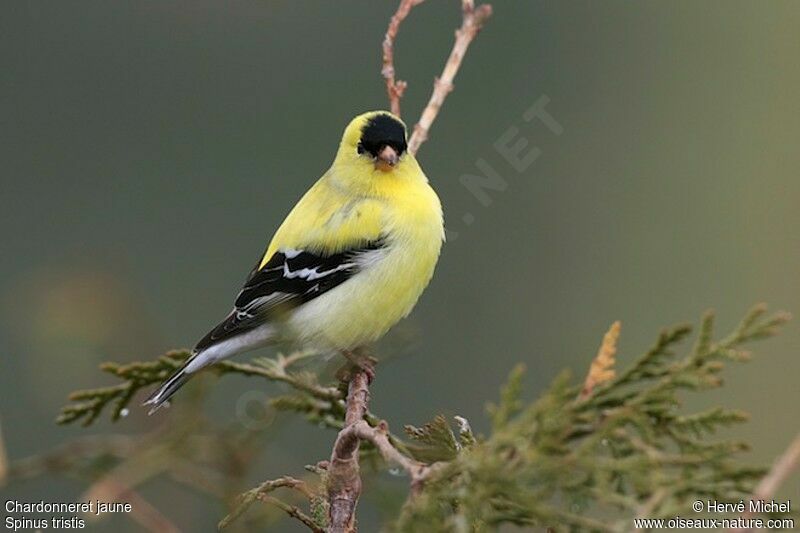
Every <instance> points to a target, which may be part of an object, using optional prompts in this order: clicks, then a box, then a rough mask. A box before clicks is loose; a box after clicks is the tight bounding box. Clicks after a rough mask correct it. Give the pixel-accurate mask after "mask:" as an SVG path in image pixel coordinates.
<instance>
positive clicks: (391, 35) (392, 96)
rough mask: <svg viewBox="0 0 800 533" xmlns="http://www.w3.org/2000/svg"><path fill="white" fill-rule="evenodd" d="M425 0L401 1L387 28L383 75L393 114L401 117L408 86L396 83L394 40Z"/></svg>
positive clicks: (400, 82)
mask: <svg viewBox="0 0 800 533" xmlns="http://www.w3.org/2000/svg"><path fill="white" fill-rule="evenodd" d="M424 1H425V0H401V1H400V5H399V6H397V11H395V13H394V15H392V18H391V20H389V27H388V28H386V36H385V37H384V39H383V69H381V74H382V75H383V78H384V79H385V80H386V94H387V96H388V97H389V106H390V108H391V111H392V113H394V114H395V115H397V116H398V117H399V116H400V99H401V98H402V97H403V93H404V92H405V90H406V86H407V85H408V84H407V83H406V82H404V81H395V77H394V74H395V69H394V40H395V38H397V32H398V30H399V29H400V24H401V23H402V22H403V20H405V18H406V17H407V16H408V14H409V13H410V12H411V8H413V7H415V6H418V5H419V4H421V3H422V2H424Z"/></svg>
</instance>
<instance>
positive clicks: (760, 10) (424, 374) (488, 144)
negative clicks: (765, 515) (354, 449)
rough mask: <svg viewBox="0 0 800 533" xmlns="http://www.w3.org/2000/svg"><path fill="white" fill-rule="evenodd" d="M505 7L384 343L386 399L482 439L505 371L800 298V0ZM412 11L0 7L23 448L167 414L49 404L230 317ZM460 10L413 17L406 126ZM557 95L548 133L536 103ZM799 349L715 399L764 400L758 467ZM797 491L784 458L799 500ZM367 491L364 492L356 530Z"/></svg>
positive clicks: (13, 401) (397, 408)
mask: <svg viewBox="0 0 800 533" xmlns="http://www.w3.org/2000/svg"><path fill="white" fill-rule="evenodd" d="M493 4H494V7H495V15H494V17H493V18H492V19H491V21H490V22H489V24H488V26H487V27H486V29H485V31H484V32H483V33H482V34H481V35H480V36H479V37H478V39H477V40H476V42H475V43H473V44H474V46H473V48H472V49H471V50H470V52H469V54H468V56H467V58H466V60H465V62H464V66H463V68H462V70H461V72H460V73H459V75H458V77H457V79H456V90H455V91H454V92H453V93H452V94H451V95H450V97H449V98H448V100H447V102H446V104H445V106H444V109H443V111H442V113H441V115H440V116H439V119H438V121H437V122H436V124H435V125H434V128H433V130H432V132H431V139H430V141H429V142H428V143H427V144H425V145H424V146H423V147H422V149H421V151H420V154H419V159H420V161H421V163H422V165H423V167H424V168H425V170H426V172H427V174H428V176H429V177H430V178H431V182H432V184H433V185H434V187H435V188H436V189H437V191H438V192H439V195H440V196H441V198H442V201H443V204H444V209H445V218H446V222H447V225H448V228H449V230H450V232H451V234H450V236H451V238H450V241H449V242H448V243H447V244H446V246H445V247H444V251H443V254H442V258H441V261H440V263H439V266H438V269H437V272H436V275H435V277H434V280H433V282H432V284H431V286H430V288H429V289H428V291H427V292H426V293H425V295H424V296H423V298H422V300H421V301H420V304H419V305H418V307H417V309H416V311H415V312H414V313H413V314H412V316H411V317H410V318H409V319H408V320H407V321H405V322H404V323H403V324H402V325H401V326H399V327H398V329H397V330H396V331H395V332H394V333H393V334H392V335H391V336H390V338H389V339H387V340H386V342H385V343H384V348H383V349H384V350H385V351H386V352H387V353H390V354H392V355H396V357H392V358H390V359H389V360H387V361H386V362H385V363H383V364H382V365H381V368H380V369H379V376H378V379H377V381H376V382H375V384H374V386H373V407H374V410H375V411H376V412H377V413H379V414H380V415H381V416H383V417H385V418H386V419H387V420H388V421H389V422H390V424H391V425H393V426H395V427H398V428H399V427H400V425H401V424H403V423H422V422H424V421H425V420H428V419H429V418H430V417H431V416H432V415H434V414H436V413H439V412H443V413H448V414H461V415H463V416H466V417H467V418H469V419H470V420H471V421H472V423H473V425H474V426H475V427H476V429H477V430H485V429H486V428H487V424H486V422H485V418H484V415H483V407H484V404H485V402H486V401H487V400H491V399H493V398H495V397H496V395H497V390H498V386H499V385H500V384H501V383H502V381H503V380H504V378H505V376H506V375H507V373H508V371H509V369H510V368H511V367H512V366H513V365H514V364H515V363H516V362H518V361H524V362H525V363H526V364H527V366H528V368H529V375H528V379H527V394H528V397H530V398H533V397H535V396H536V394H537V392H538V391H540V390H542V389H543V388H544V387H545V386H546V385H547V384H548V383H549V381H550V380H551V379H552V378H553V377H554V376H555V375H556V374H557V373H558V372H559V371H560V370H561V369H562V368H564V367H570V368H572V369H573V370H575V372H576V373H578V374H583V373H584V372H585V369H586V368H587V365H588V362H589V360H590V359H591V357H592V356H593V355H594V353H595V351H596V349H597V346H598V344H599V342H600V339H601V336H602V334H603V332H604V331H605V329H606V328H607V326H608V325H609V324H610V323H611V322H612V321H613V320H616V319H620V320H622V322H623V334H622V340H621V345H620V359H621V360H622V361H629V360H630V359H631V358H633V357H634V356H635V355H636V354H638V353H640V352H641V351H642V350H644V349H645V348H647V347H648V346H649V344H650V342H651V340H652V339H653V338H654V337H655V334H656V333H657V331H658V330H659V329H660V327H662V326H664V325H668V324H671V323H675V322H682V321H685V320H695V319H696V318H697V317H698V316H699V315H700V314H701V313H702V312H703V310H705V309H706V308H708V307H712V306H713V307H715V308H716V309H717V310H718V311H719V315H720V324H721V326H723V327H728V326H732V325H733V324H734V323H735V321H736V320H738V318H739V317H740V316H741V315H742V314H743V313H744V311H745V310H746V309H747V308H748V307H749V306H750V305H751V304H752V303H755V302H757V301H762V300H763V301H767V302H769V303H770V304H771V306H772V307H773V308H784V309H787V310H789V311H794V312H797V311H798V310H800V305H798V302H800V149H798V139H800V106H799V105H798V103H797V95H798V94H800V68H798V57H800V39H798V36H797V28H798V27H800V3H798V2H796V1H794V0H787V1H773V2H769V3H766V2H764V3H756V2H749V1H710V2H702V3H698V2H692V1H680V2H658V3H657V2H638V3H634V2H622V1H605V2H593V1H580V2H576V1H571V2H538V1H537V2H512V1H504V0H498V1H495V2H493ZM395 6H396V4H395V2H366V1H361V2H355V1H347V2H337V3H335V4H334V3H322V2H308V1H303V2H300V1H291V2H290V1H275V2H271V1H259V2H232V3H229V2H211V1H206V0H203V1H198V0H193V1H177V2H144V1H140V2H108V1H99V0H98V1H93V2H79V3H72V2H39V1H31V2H5V3H3V5H2V7H0V67H2V68H0V106H2V111H1V112H0V121H2V129H0V135H2V142H1V143H0V160H2V167H1V168H2V170H0V172H2V190H1V191H0V202H2V206H0V207H1V209H0V221H2V226H1V227H2V228H3V235H4V236H3V246H2V253H0V354H2V355H0V357H1V359H0V361H2V364H1V366H0V369H1V370H0V420H2V425H3V432H4V435H5V440H6V446H7V448H8V453H9V455H10V456H11V458H12V459H15V458H20V457H23V456H26V455H29V454H33V453H37V452H41V451H44V450H46V449H49V448H51V447H52V446H55V445H57V444H59V443H62V442H65V441H67V440H68V439H70V438H72V437H74V436H77V435H83V434H87V433H104V432H108V431H111V430H112V429H113V430H114V431H122V432H132V433H136V432H141V431H144V430H145V429H147V428H150V427H152V426H154V425H155V424H156V423H157V421H154V420H153V419H147V418H146V417H144V416H143V415H142V413H141V412H139V410H138V409H134V411H135V412H133V413H132V414H131V416H130V417H129V418H128V419H125V420H124V421H122V422H121V423H119V424H117V425H116V426H115V427H113V428H111V425H110V424H109V423H107V422H103V423H102V424H99V425H97V426H96V427H93V428H91V429H89V430H82V429H80V428H73V427H66V428H63V427H57V426H55V425H54V424H53V419H54V416H55V414H56V413H57V410H58V408H59V407H60V406H61V405H62V404H63V403H64V401H65V396H66V395H67V394H68V392H70V391H72V390H75V389H78V388H85V387H90V386H98V385H101V384H105V383H110V382H111V381H110V380H109V379H108V378H106V377H104V376H102V375H101V374H100V373H99V372H98V371H97V369H96V367H97V364H98V363H99V362H101V361H103V360H108V359H113V360H120V361H130V360H142V359H150V358H153V357H155V356H156V355H158V354H159V353H161V352H163V351H164V350H166V349H169V348H173V347H182V346H189V345H192V344H193V343H194V342H195V341H196V340H197V339H198V338H199V337H200V336H202V335H203V334H204V333H205V332H206V330H207V329H208V328H209V327H210V326H212V325H213V324H214V323H215V322H216V321H217V320H218V319H220V318H221V317H222V316H223V315H224V314H225V313H226V312H227V310H228V309H229V306H230V304H231V302H232V298H233V296H234V294H235V292H236V291H237V290H238V288H239V286H240V284H241V282H242V281H243V278H244V276H245V275H246V273H247V271H248V269H249V268H250V267H251V265H252V263H253V262H254V261H255V260H256V258H257V257H258V256H259V254H260V252H261V251H262V250H263V247H264V245H265V243H266V241H267V239H268V238H269V236H270V235H271V233H272V231H274V229H275V228H276V227H277V225H278V224H279V223H280V221H281V220H282V218H283V217H284V216H285V214H286V213H287V211H288V209H289V208H290V207H291V205H292V204H293V203H294V202H295V200H296V199H297V198H298V197H299V196H300V195H301V194H302V193H303V192H304V191H305V190H306V189H307V188H308V187H309V185H310V184H311V183H312V182H313V181H314V180H315V179H316V178H317V177H318V176H319V175H320V174H321V173H322V172H323V171H324V170H325V169H326V168H327V166H328V165H329V164H330V161H331V159H332V156H333V154H334V151H335V149H336V145H337V143H338V140H339V136H340V135H341V131H342V129H343V128H344V126H345V125H346V123H347V122H348V120H349V119H350V118H351V117H352V116H354V115H355V114H357V113H360V112H362V111H365V110H369V109H374V108H382V107H386V99H385V94H384V86H383V83H382V80H381V78H380V75H379V71H380V43H381V40H382V38H383V32H384V31H385V28H386V23H387V21H388V19H389V17H390V15H391V13H392V12H393V11H394V8H395ZM459 22H460V14H459V7H458V2H456V1H450V2H443V1H440V2H433V1H431V2H427V3H426V4H423V5H422V6H421V7H419V8H417V9H416V10H415V11H414V12H413V13H412V15H411V16H410V18H409V19H408V20H407V21H406V24H405V26H404V28H403V30H402V31H401V34H400V37H399V39H398V42H397V51H396V61H397V68H398V75H399V77H400V78H401V79H405V80H408V82H409V88H408V90H407V94H406V98H405V99H404V100H403V110H404V118H405V119H406V120H407V121H408V122H410V123H413V122H414V121H415V120H416V118H417V117H418V114H419V112H420V111H421V108H422V106H423V105H424V103H425V101H427V98H428V96H429V93H430V89H431V82H432V79H433V76H434V75H436V74H438V72H439V71H440V69H441V66H442V64H443V61H444V58H445V57H446V55H447V53H448V52H449V50H450V46H451V44H452V37H453V33H452V31H453V29H454V28H455V27H456V26H457V25H458V24H459ZM543 95H546V96H547V97H548V98H549V100H550V102H549V104H548V105H547V110H548V111H549V112H550V113H551V114H552V116H553V117H554V118H555V119H556V120H557V121H558V122H559V123H560V124H561V126H562V127H563V133H562V134H561V135H553V134H552V133H551V132H550V131H549V130H548V129H547V128H546V127H544V126H543V125H542V124H541V123H539V122H537V121H533V122H530V123H526V122H524V121H523V120H522V113H523V112H524V111H525V110H526V109H527V108H528V107H529V106H530V105H532V104H533V103H534V102H536V101H537V99H539V98H540V97H542V96H543ZM512 126H514V127H517V128H518V129H519V135H520V136H523V137H525V138H527V139H528V140H529V143H530V146H531V147H532V146H535V147H537V148H538V149H539V150H541V155H540V156H539V157H538V159H537V160H536V161H535V162H534V163H533V164H532V165H530V167H528V168H527V169H525V170H524V171H523V172H518V171H516V170H514V169H513V168H512V166H510V165H509V164H508V162H506V161H505V160H504V159H503V157H502V156H501V155H500V154H499V153H498V152H497V151H496V149H495V148H494V147H493V145H494V143H495V142H496V141H497V140H498V138H500V136H501V135H502V134H503V133H504V132H505V131H507V130H508V128H509V127H512ZM479 158H482V159H484V160H485V161H487V162H488V163H489V164H490V165H491V166H492V167H493V168H494V169H495V170H496V171H497V172H498V173H499V174H500V175H501V176H502V178H503V180H504V181H505V182H506V184H507V187H506V190H505V191H488V194H489V197H490V204H489V205H488V206H486V205H483V204H482V203H481V202H480V201H479V200H478V199H477V198H476V197H475V196H474V195H473V194H471V193H470V191H469V190H468V189H467V188H465V187H464V186H463V185H462V183H461V182H460V181H459V178H460V177H461V176H462V175H464V174H475V173H476V172H477V167H476V162H477V160H478V159H479ZM468 221H469V222H470V223H467V222H468ZM798 348H800V331H798V328H797V325H796V324H790V325H789V327H788V328H787V330H786V331H785V333H784V334H782V335H781V336H780V337H779V338H778V339H776V340H771V341H769V342H767V343H764V344H762V345H759V346H757V347H756V351H757V354H758V357H757V359H756V360H755V361H754V362H752V363H750V364H747V365H742V366H736V367H732V368H731V370H730V371H729V372H728V373H727V374H726V386H725V387H724V389H722V390H721V391H719V392H715V393H712V394H710V395H709V397H708V398H705V399H703V400H702V404H711V403H720V402H724V403H725V404H727V405H728V406H730V407H735V408H741V409H745V410H747V411H749V412H750V413H751V414H752V420H751V421H750V422H749V423H748V424H747V425H746V426H743V427H742V428H737V429H736V430H735V431H733V432H732V434H733V435H734V436H736V437H741V438H743V439H747V440H749V441H751V442H752V443H753V445H754V451H753V452H752V453H751V454H750V455H749V456H748V457H747V458H748V459H749V460H752V461H754V462H760V463H769V462H770V461H771V460H772V458H774V457H775V456H776V455H777V454H779V453H780V452H781V451H782V450H783V449H784V448H785V447H786V445H787V444H788V443H789V441H790V440H791V438H792V437H793V436H794V435H795V434H796V433H797V430H798V422H797V421H798V405H800V387H798V384H797V383H798V379H797V377H798V372H800V358H798V353H799V350H798ZM259 386H260V384H257V383H255V382H252V381H249V382H248V381H247V380H244V379H236V378H231V379H224V380H221V381H220V382H219V383H217V385H216V386H215V390H214V393H213V406H214V412H215V413H216V414H217V416H219V417H220V419H225V418H232V415H231V413H232V412H233V411H234V409H235V404H236V401H237V398H238V397H239V395H240V394H241V392H243V391H246V390H252V389H254V388H257V387H259ZM698 402H699V401H698ZM697 405H700V403H698V404H697ZM333 438H334V434H333V433H332V432H330V431H328V432H323V431H322V430H319V429H317V428H313V427H309V426H308V425H307V424H305V423H304V422H302V421H297V422H293V423H290V424H289V425H287V426H285V427H283V428H281V430H280V433H279V434H276V435H275V436H274V437H271V438H270V443H269V446H268V447H265V457H264V460H263V461H262V462H260V463H259V465H258V466H257V468H256V469H254V471H253V472H252V479H253V481H256V480H259V479H265V478H270V477H276V476H278V475H280V474H283V473H291V472H297V471H298V470H299V469H300V468H301V467H302V465H304V464H307V463H311V462H314V461H316V460H318V459H322V458H324V457H326V456H327V455H328V454H329V450H330V445H331V442H332V440H333ZM387 483H390V484H391V483H393V481H392V480H388V481H387ZM403 484H404V482H403V481H402V480H400V481H398V482H397V483H396V485H397V487H398V490H402V487H403ZM84 487H85V486H84V485H83V484H80V483H76V482H71V481H68V480H64V479H61V478H58V479H47V480H38V481H31V482H26V483H23V484H16V485H11V486H7V487H5V488H3V489H2V494H3V499H4V500H5V499H6V498H16V499H23V500H24V499H37V500H38V499H45V500H48V499H49V500H59V499H60V500H66V501H69V500H74V499H75V498H77V497H78V496H79V495H80V494H81V493H82V491H83V489H84ZM799 491H800V483H798V481H797V478H795V479H794V480H792V481H791V482H790V483H789V484H787V485H786V486H785V487H784V488H783V491H782V495H783V496H784V497H789V496H792V495H793V496H794V497H797V495H798V493H799ZM144 494H145V495H148V494H152V495H154V497H153V500H152V501H153V503H154V504H155V505H156V506H157V507H159V508H161V509H162V510H164V511H165V512H166V513H167V514H168V515H169V516H170V517H172V518H173V519H174V520H175V521H176V523H177V524H179V525H180V526H181V527H182V528H184V529H186V530H191V531H201V530H210V529H211V526H212V525H213V524H214V523H215V522H216V520H217V519H218V518H219V517H220V516H221V514H222V510H221V509H220V508H219V507H215V506H213V505H208V502H209V500H206V499H205V498H204V497H200V496H197V495H195V494H193V493H192V492H190V491H188V490H185V489H175V488H174V486H172V485H167V484H166V483H164V484H161V485H160V484H159V483H151V484H148V485H147V486H146V487H145V488H144ZM379 508H380V505H378V504H377V503H376V502H375V501H372V500H370V498H368V497H367V498H365V499H364V501H363V502H362V505H361V520H362V527H364V528H366V529H365V530H367V531H369V530H374V528H375V527H376V524H377V523H378V521H379V520H380V511H379ZM93 527H95V529H96V530H111V529H112V528H113V529H116V530H118V531H125V530H134V529H135V527H134V526H132V525H131V524H130V523H128V522H126V521H124V520H122V519H119V520H113V521H109V522H105V523H101V524H99V525H97V526H93ZM275 530H285V531H298V530H299V528H297V527H296V526H294V525H293V524H289V523H288V522H283V523H282V524H281V525H280V526H279V527H277V528H276V529H275Z"/></svg>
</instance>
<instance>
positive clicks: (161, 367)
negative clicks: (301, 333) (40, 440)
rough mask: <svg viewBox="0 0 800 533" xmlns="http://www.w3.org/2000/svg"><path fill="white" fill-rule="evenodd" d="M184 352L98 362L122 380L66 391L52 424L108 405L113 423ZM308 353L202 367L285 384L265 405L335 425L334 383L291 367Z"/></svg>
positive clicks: (86, 421)
mask: <svg viewBox="0 0 800 533" xmlns="http://www.w3.org/2000/svg"><path fill="white" fill-rule="evenodd" d="M189 355H190V352H188V351H187V350H175V351H171V352H167V353H166V354H165V355H163V356H161V357H159V358H158V359H157V360H155V361H149V362H135V363H130V364H125V365H123V364H119V363H111V362H109V363H103V364H102V365H100V369H101V370H103V371H104V372H108V373H109V374H112V375H114V376H115V377H117V378H119V379H121V380H122V381H123V382H122V383H120V384H118V385H113V386H110V387H100V388H97V389H87V390H79V391H76V392H73V393H72V394H70V395H69V400H70V401H71V402H74V403H71V404H69V405H66V406H64V407H63V408H62V409H61V413H60V414H59V416H58V418H57V419H56V422H57V423H58V424H70V423H72V422H76V421H79V420H83V422H82V424H83V425H84V426H89V425H91V424H92V423H93V422H94V421H95V420H97V418H98V416H100V414H101V413H102V412H103V410H104V409H106V408H110V409H111V419H112V420H113V421H117V420H119V419H120V417H121V416H122V413H123V412H124V410H125V409H126V408H127V407H128V405H129V404H130V402H131V401H132V400H133V397H134V395H135V394H136V393H137V392H139V390H141V389H143V388H145V387H148V386H150V385H157V384H159V383H161V382H163V381H164V380H165V379H167V378H168V377H169V376H170V375H171V374H172V373H173V372H175V371H176V370H177V369H178V368H180V366H181V365H182V364H183V363H184V361H186V359H187V358H188V357H189ZM312 355H313V353H312V352H295V353H293V354H291V355H289V356H284V355H282V354H278V356H277V357H276V358H275V359H270V358H267V357H260V358H257V359H254V360H253V361H252V363H249V364H248V363H236V362H233V361H222V362H219V363H217V364H215V365H214V366H212V367H211V368H210V369H209V370H208V371H210V372H213V373H215V374H217V375H224V374H234V373H235V374H241V375H244V376H257V377H262V378H266V379H268V380H270V381H276V382H280V383H286V384H288V385H289V386H291V387H292V388H294V389H295V391H296V392H295V393H294V394H289V395H285V396H278V397H276V398H273V399H272V401H271V405H272V406H273V407H274V408H276V409H277V410H280V411H295V412H300V413H303V414H305V415H306V417H307V418H308V419H309V420H311V421H312V422H315V423H322V424H324V425H327V426H330V427H340V426H341V421H340V419H342V418H343V416H344V405H343V400H344V394H343V393H342V391H340V390H339V389H338V388H336V387H324V386H322V385H320V384H319V381H318V380H317V377H316V376H315V375H314V374H313V373H311V372H305V371H302V370H298V371H295V368H294V367H295V366H298V365H299V364H300V363H301V362H303V361H304V360H305V359H307V358H309V357H311V356H312Z"/></svg>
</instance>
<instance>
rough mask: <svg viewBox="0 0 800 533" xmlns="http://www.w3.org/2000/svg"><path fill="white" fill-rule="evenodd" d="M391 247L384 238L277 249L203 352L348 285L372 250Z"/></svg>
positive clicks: (211, 334)
mask: <svg viewBox="0 0 800 533" xmlns="http://www.w3.org/2000/svg"><path fill="white" fill-rule="evenodd" d="M384 246H385V241H384V240H383V239H377V240H374V241H370V242H366V243H364V244H361V245H358V246H353V247H350V248H348V249H346V250H343V251H340V252H336V253H333V254H327V255H326V254H323V253H321V252H310V251H306V250H295V249H285V250H281V249H279V250H277V251H276V252H275V253H274V254H273V255H272V256H271V257H270V259H269V261H267V262H266V263H265V264H264V265H263V266H260V268H259V266H258V265H257V266H256V269H255V270H253V271H252V272H251V273H250V275H249V276H248V278H247V281H246V282H245V284H244V287H243V288H242V290H241V291H240V292H239V295H238V296H237V297H236V302H235V304H234V308H233V310H232V311H231V312H230V314H229V315H228V316H227V317H226V318H225V320H223V321H222V322H220V323H219V325H217V327H215V328H214V329H212V330H211V331H210V332H209V333H208V334H207V335H206V336H205V337H203V339H202V340H201V341H200V342H198V343H197V346H196V347H195V350H196V351H202V350H204V349H206V348H208V347H209V346H212V345H214V344H216V343H218V342H220V341H223V340H226V339H229V338H231V337H235V336H237V335H239V334H241V333H245V332H247V331H250V330H252V329H255V328H257V327H258V326H261V325H262V324H264V323H266V322H267V321H269V320H270V318H271V317H273V316H275V314H276V312H279V311H285V310H289V309H292V308H294V307H297V306H298V305H301V304H304V303H306V302H308V301H310V300H313V299H314V298H316V297H318V296H321V295H322V294H325V293H326V292H328V291H329V290H331V289H333V288H334V287H336V286H338V285H340V284H342V283H344V282H345V281H347V280H348V279H350V278H351V277H353V275H355V274H356V273H357V272H359V270H361V269H362V268H363V266H364V265H365V264H366V263H368V258H369V256H370V254H374V253H375V252H377V251H379V250H381V249H382V248H383V247H384Z"/></svg>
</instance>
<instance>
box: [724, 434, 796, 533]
mask: <svg viewBox="0 0 800 533" xmlns="http://www.w3.org/2000/svg"><path fill="white" fill-rule="evenodd" d="M798 465H800V433H799V434H798V435H797V436H796V437H795V438H794V440H793V441H792V442H791V443H790V444H789V447H788V448H786V451H784V452H783V454H782V455H781V456H780V457H779V458H778V459H777V460H776V461H775V463H774V464H773V465H772V468H770V470H769V472H767V475H766V476H764V478H763V479H762V480H761V481H760V482H759V484H758V485H757V486H756V488H755V490H753V494H752V496H750V498H748V501H756V500H769V499H771V498H772V497H773V496H774V495H775V493H776V492H777V491H778V487H780V486H781V485H782V484H783V482H784V481H786V480H787V479H788V478H789V476H790V475H791V473H792V472H793V471H794V470H795V469H796V468H797V467H798ZM752 515H753V514H752V513H750V512H749V511H748V512H746V513H745V514H744V515H743V516H744V518H749V517H751V516H752ZM732 531H734V532H739V533H744V532H749V531H753V529H752V528H740V529H734V530H732Z"/></svg>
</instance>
